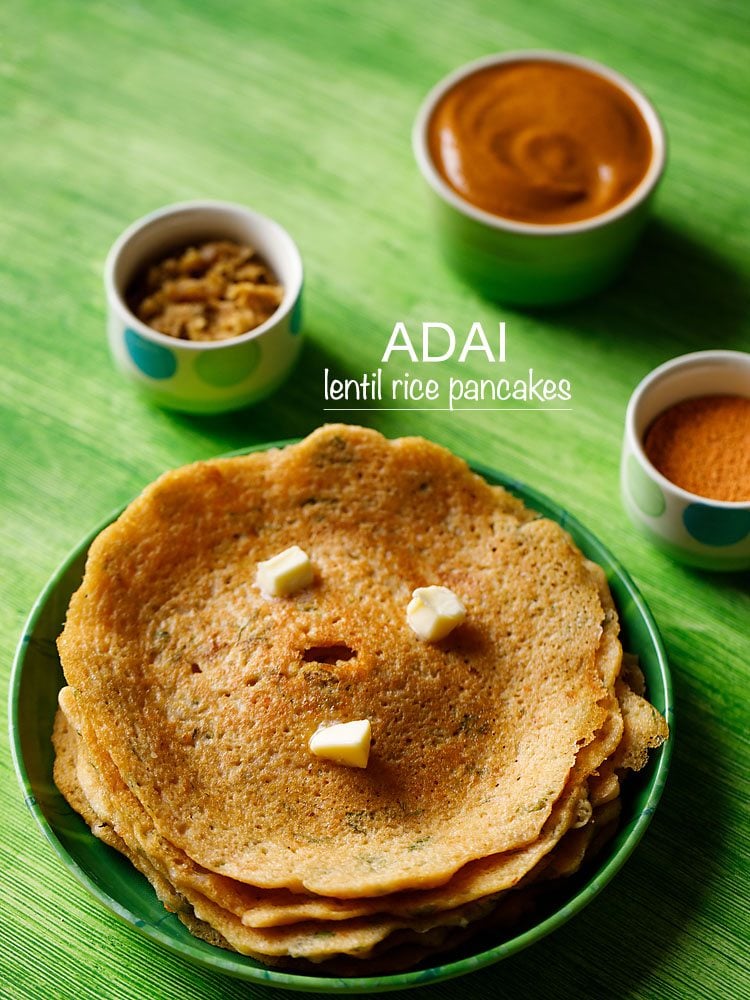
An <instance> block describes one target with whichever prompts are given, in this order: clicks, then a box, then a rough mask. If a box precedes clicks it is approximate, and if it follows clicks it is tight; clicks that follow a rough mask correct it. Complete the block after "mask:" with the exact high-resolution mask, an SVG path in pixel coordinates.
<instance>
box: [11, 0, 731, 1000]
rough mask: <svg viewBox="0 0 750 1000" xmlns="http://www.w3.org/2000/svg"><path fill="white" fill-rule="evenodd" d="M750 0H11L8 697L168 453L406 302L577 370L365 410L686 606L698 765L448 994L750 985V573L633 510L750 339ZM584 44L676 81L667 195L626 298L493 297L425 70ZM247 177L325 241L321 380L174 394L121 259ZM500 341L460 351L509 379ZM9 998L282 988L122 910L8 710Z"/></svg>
mask: <svg viewBox="0 0 750 1000" xmlns="http://www.w3.org/2000/svg"><path fill="white" fill-rule="evenodd" d="M749 15H750V10H749V9H748V7H747V5H746V4H743V3H741V2H739V0H736V2H733V0H723V2H722V3H717V2H716V0H685V3H683V4H680V5H677V4H674V3H671V2H667V0H632V2H630V3H627V4H623V3H620V2H617V0H603V2H601V3H598V4H592V3H589V2H588V0H569V2H566V3H563V2H561V0H538V2H536V3H529V2H528V0H502V2H498V0H495V2H484V0H464V2H462V3H447V2H441V3H434V2H433V3H429V2H427V0H424V2H421V0H420V2H403V0H401V2H396V0H378V2H374V0H367V2H364V3H362V2H361V3H357V4H349V3H345V2H343V0H329V2H314V3H306V4H303V3H294V4H293V3H287V4H285V5H280V4H275V3H271V2H270V0H266V2H250V3H243V4H241V3H233V2H231V0H216V2H213V3H210V4H207V3H199V2H197V0H189V2H188V0H185V2H182V3H179V2H177V0H169V2H163V3H156V4H154V3H146V2H143V0H129V2H119V3H114V2H113V3H109V4H107V3H80V4H53V3H49V2H47V0H25V2H23V0H6V2H5V3H4V4H3V5H2V8H0V331H1V333H2V347H1V349H2V370H3V383H2V395H1V396H0V413H1V420H2V423H1V425H0V426H1V428H2V438H1V439H0V477H2V499H1V503H2V521H1V522H0V531H1V532H2V541H3V561H2V579H3V584H4V586H3V595H4V596H3V600H2V602H1V603H0V616H1V623H2V624H1V628H0V641H1V642H2V666H1V667H0V688H1V691H0V693H1V694H2V695H3V698H4V697H5V692H6V689H7V681H8V675H9V669H10V661H11V658H12V654H13V649H14V646H15V643H16V641H17V638H18V636H19V633H20V631H21V628H22V623H23V620H24V618H25V616H26V614H27V613H28V610H29V608H30V606H31V604H32V603H33V601H34V599H35V597H36V595H37V594H38V592H39V591H40V589H41V587H42V585H43V584H44V582H45V580H46V579H47V577H48V576H49V575H50V574H51V573H52V571H53V570H54V569H55V567H56V565H57V564H58V562H59V561H60V560H61V559H62V557H63V556H64V555H65V553H66V552H67V551H68V550H69V549H70V548H71V547H72V546H73V545H74V543H75V542H77V540H78V539H79V538H80V537H81V536H83V535H84V534H85V533H86V532H87V531H88V530H89V529H90V528H91V527H92V526H93V525H94V524H96V523H97V522H98V521H99V520H100V519H101V518H102V517H103V516H104V515H105V514H106V513H107V512H109V511H110V510H111V509H113V508H115V507H117V506H118V505H120V504H122V503H123V502H125V501H126V500H128V499H129V498H130V497H131V496H132V495H133V494H134V493H136V492H137V491H138V490H139V489H140V488H141V487H142V486H143V485H144V484H146V483H147V482H148V481H150V480H151V479H153V478H154V477H155V476H156V475H157V474H159V473H160V472H161V471H162V470H164V469H165V468H168V467H171V466H175V465H179V464H182V463H184V462H188V461H191V460H194V459H198V458H204V457H207V456H211V455H215V454H218V453H221V452H224V451H227V450H230V449H233V448H237V447H240V446H243V445H249V444H253V443H258V442H264V441H267V440H270V439H278V438H282V437H293V436H298V435H301V434H304V433H306V432H308V431H309V430H311V429H312V428H313V427H315V426H317V425H318V424H320V423H321V422H323V421H324V420H325V419H326V416H327V415H326V414H325V413H324V412H323V410H324V402H323V393H322V373H323V369H324V368H326V367H328V368H330V369H331V370H332V371H335V372H336V373H337V374H339V375H341V376H345V377H353V376H355V375H357V374H359V373H361V372H363V371H366V370H369V369H371V368H373V367H376V366H377V364H378V362H379V360H380V357H381V355H382V352H383V349H384V346H385V343H386V341H387V338H388V336H389V334H390V332H391V330H392V328H393V324H394V323H395V322H396V321H397V320H403V321H404V322H406V323H408V324H410V325H411V324H413V325H414V327H415V328H418V324H420V323H421V322H422V321H425V320H439V321H442V322H446V323H449V324H451V325H452V326H454V327H455V328H456V329H457V330H459V331H465V330H466V329H468V326H469V324H470V323H472V322H474V321H475V320H478V321H480V322H482V323H483V324H485V325H486V327H487V328H488V329H496V327H497V323H498V322H500V321H503V320H504V321H505V322H506V324H507V336H508V347H507V351H508V361H507V362H506V365H505V366H504V372H503V374H506V375H519V376H520V375H522V374H523V373H524V372H525V371H527V370H528V368H529V367H533V368H534V369H535V371H537V372H538V373H539V374H542V373H549V376H550V377H552V378H569V379H570V380H571V382H572V384H573V388H574V398H573V401H572V404H571V409H570V411H568V412H552V413H544V412H479V411H476V412H472V411H463V412H460V413H457V412H454V413H446V412H434V413H427V412H417V411H412V412H410V411H409V410H407V411H401V412H385V411H384V410H382V409H381V410H376V411H375V412H368V413H363V414H361V415H359V416H358V415H357V414H346V415H345V419H349V420H360V421H361V422H363V423H367V424H371V425H372V426H375V427H377V428H379V429H380V430H382V431H383V432H385V433H386V434H389V435H399V434H403V433H416V434H423V435H425V436H428V437H431V438H433V439H435V440H437V441H439V442H441V443H444V444H446V445H448V446H449V447H451V448H453V449H454V450H456V451H458V452H460V453H462V454H464V455H465V456H466V457H468V458H470V459H475V460H478V461H480V462H483V463H485V464H487V465H490V466H493V467H495V468H497V469H501V470H503V471H504V472H506V473H508V474H510V475H512V476H514V477H516V478H517V479H520V480H523V481H525V482H527V483H529V484H531V485H533V486H534V487H536V488H537V489H539V490H542V491H543V492H545V493H547V494H548V495H549V496H550V497H552V498H554V499H555V500H557V501H558V502H559V503H561V504H562V505H563V506H565V507H567V508H568V509H569V510H570V511H571V512H572V513H573V514H575V515H576V516H578V517H579V518H580V519H581V520H582V521H583V522H584V523H585V524H586V525H587V526H588V527H589V528H590V529H591V530H592V531H594V533H596V534H597V535H598V536H599V537H600V538H601V539H602V540H603V541H604V542H605V544H607V545H608V546H609V547H610V548H611V549H612V550H613V551H614V553H615V555H617V556H618V557H620V558H621V559H622V561H623V562H624V563H625V565H626V566H627V568H628V569H629V570H630V572H631V574H632V575H633V577H634V578H635V580H636V582H637V583H638V585H639V586H640V587H641V588H642V590H643V592H644V594H645V596H646V598H647V600H648V602H649V604H650V606H651V608H652V610H653V612H654V614H655V615H656V618H657V620H658V622H659V624H660V626H661V628H662V630H663V634H664V637H665V640H666V643H667V647H668V651H669V654H670V657H671V663H672V668H673V673H674V683H675V688H676V697H677V723H678V732H677V735H676V737H675V740H676V743H675V756H674V762H673V768H672V774H671V778H670V782H669V784H668V788H667V791H666V794H665V797H664V800H663V802H662V805H661V807H660V809H659V810H658V812H657V815H656V817H655V819H654V822H653V825H652V827H651V828H650V830H649V832H648V834H647V836H646V838H645V840H644V841H643V842H642V844H641V845H640V847H639V849H638V850H637V852H636V854H635V855H634V856H633V858H632V859H631V860H630V862H629V863H628V865H627V866H626V868H625V870H624V871H623V872H622V873H621V874H620V875H619V876H618V877H617V879H616V880H615V881H614V883H613V884H612V885H611V886H609V887H608V889H607V890H606V891H605V892H604V893H603V894H602V895H601V896H600V897H598V898H597V899H596V900H595V901H594V903H593V904H592V905H591V906H590V907H589V908H588V909H587V910H586V911H584V912H583V913H582V914H581V915H579V916H578V917H577V918H575V919H574V920H573V921H572V922H571V923H569V924H568V925H566V927H565V928H563V929H562V930H560V931H559V932H557V933H556V934H554V935H553V936H552V937H550V938H548V939H546V940H545V941H544V942H543V943H541V944H540V945H537V946H536V947H534V948H533V949H531V950H530V951H527V952H524V953H522V954H520V955H518V956H516V957H514V958H512V959H510V960H508V961H506V962H504V963H502V964H501V965H498V966H495V967H494V968H491V969H488V970H485V971H484V972H481V973H478V974H476V975H474V976H473V977H470V978H469V979H465V980H458V981H453V982H448V983H445V984H443V985H441V986H435V987H432V988H429V989H425V990H424V991H423V992H422V996H423V997H424V998H425V1000H437V998H447V997H463V996H469V995H473V996H474V997H476V998H480V997H481V998H494V997H508V998H514V997H518V996H523V997H539V998H542V997H549V996H552V995H554V996H556V997H559V998H577V1000H582V998H592V1000H594V998H596V1000H600V998H606V997H633V998H636V997H637V998H653V1000H671V998H691V1000H692V998H706V1000H709V998H710V1000H714V998H726V1000H739V998H741V997H748V996H750V970H749V963H748V945H747V942H748V932H749V931H750V921H749V920H748V895H750V850H749V845H748V830H749V829H750V822H749V820H750V817H749V815H748V760H749V759H750V751H749V749H748V740H747V727H748V701H747V686H748V676H749V672H748V664H747V660H748V652H749V648H748V646H749V643H748V634H749V633H750V628H749V627H748V626H749V625H750V613H749V612H750V601H749V600H748V586H747V585H748V578H747V576H744V577H743V576H736V575H735V576H724V577H720V576H712V575H709V574H702V573H698V572H692V571H690V570H687V569H684V568H681V567H680V566H677V565H674V564H672V563H670V562H669V561H668V560H667V559H666V558H665V557H663V556H662V555H660V554H659V553H657V552H655V551H654V550H652V549H651V548H650V547H649V545H648V544H647V543H646V542H645V541H644V540H642V539H641V537H640V536H639V535H638V534H637V533H636V531H635V530H634V528H633V527H632V526H631V525H630V523H629V522H628V521H627V520H626V518H625V516H624V514H623V512H622V509H621V506H620V500H619V495H618V459H619V444H620V436H621V431H622V424H623V414H624V409H625V405H626V402H627V399H628V396H629V393H630V391H631V390H632V388H633V386H634V385H635V384H636V382H637V381H638V380H639V379H640V378H641V377H642V376H643V375H644V374H645V373H646V372H647V371H648V370H649V369H651V368H652V367H654V366H655V365H656V364H658V363H660V362H662V361H664V360H665V359H667V358H669V357H671V356H674V355H676V354H680V353H684V352H686V351H689V350H696V349H701V348H707V347H727V348H736V349H744V350H748V349H750V322H749V321H748V312H747V305H748V301H747V298H748V297H747V292H748V287H749V282H748V278H749V277H750V267H749V264H750V225H749V223H750V210H749V208H748V206H750V171H748V163H750V132H749V130H748V127H747V122H748V118H747V110H748V108H747V92H748V88H749V87H750V60H748V58H747V57H748V50H749V43H750V17H749ZM525 47H550V48H561V49H567V50H570V51H573V52H578V53H580V54H583V55H586V56H589V57H593V58H596V59H599V60H602V61H604V62H607V63H609V64H611V65H612V66H614V67H616V68H617V69H619V70H621V71H622V72H624V73H626V74H627V75H629V76H631V77H632V78H633V79H634V80H636V81H637V82H638V83H639V84H640V85H641V86H642V87H643V88H644V89H645V90H646V92H647V93H648V94H649V95H650V96H651V97H652V99H653V100H654V101H655V103H656V104H657V106H658V107H659V109H660V111H661V112H662V114H663V117H664V119H665V121H666V124H667V128H668V131H669V135H670V145H671V152H670V163H669V167H668V171H667V175H666V179H665V182H664V185H663V188H662V190H661V192H660V197H659V202H658V207H657V218H656V220H655V221H654V223H653V224H652V226H651V228H650V229H649V231H648V233H647V235H646V237H645V239H644V241H643V243H642V244H641V246H640V249H639V251H638V254H637V257H636V259H635V260H634V262H633V264H632V266H631V267H630V268H629V270H628V271H627V273H626V274H625V275H624V276H623V278H622V279H621V280H620V281H619V282H618V284H617V285H616V286H615V287H613V288H612V289H611V290H610V291H608V292H606V293H605V294H603V295H601V296H600V297H599V298H597V299H596V300H594V301H591V302H588V303H586V304H583V305H580V306H576V307H573V308H567V309H565V310H563V311H558V312H549V313H538V314H529V313H526V314H523V313H520V312H514V311H513V310H510V309H507V308H501V307H498V306H495V305H492V304H490V303H487V302H485V301H482V300H481V299H479V298H477V297H476V296H475V294H474V293H473V292H472V291H471V290H470V289H469V288H467V287H466V286H465V285H463V284H462V283H461V282H460V281H459V280H458V278H456V277H455V276H454V275H452V274H451V273H450V271H449V270H447V268H446V266H445V265H444V264H443V262H442V260H441V259H440V258H439V256H438V253H437V251H436V248H435V246H434V243H433V239H432V230H431V225H430V217H429V212H428V205H427V199H426V195H425V193H424V188H423V184H422V181H421V179H420V177H419V175H418V172H417V170H416V167H415V165H414V163H413V161H412V155H411V151H410V143H409V132H410V127H411V122H412V119H413V116H414V113H415V110H416V107H417V105H418V103H419V101H420V100H421V98H422V96H423V94H424V93H425V92H426V90H427V89H428V88H429V87H430V86H431V85H432V84H433V83H434V82H435V81H436V80H437V79H438V78H440V77H441V76H442V75H444V74H445V73H446V72H447V71H448V70H450V69H451V68H453V67H454V66H457V65H459V64H461V63H463V62H466V61H468V60H470V59H472V58H475V57H477V56H480V55H482V54H485V53H487V52H489V51H494V50H499V49H510V48H525ZM193 197H218V198H225V199H229V200H236V201H240V202H244V203H247V204H249V205H251V206H253V207H255V208H257V209H259V210H261V211H264V212H267V213H268V214H271V215H273V216H275V217H276V218H277V219H278V220H279V221H280V222H281V223H282V224H284V225H285V226H287V227H288V229H289V230H290V231H291V232H292V233H293V235H294V236H295V238H296V239H297V241H298V243H299V245H300V248H301V251H302V255H303V258H304V262H305V266H306V276H307V283H306V315H305V332H306V336H307V340H306V346H305V349H304V357H303V360H302V363H301V364H300V365H299V367H298V368H297V370H296V373H295V374H294V375H293V377H292V379H291V381H290V382H289V383H288V384H287V385H286V386H285V387H284V388H283V389H282V390H281V391H279V392H277V393H276V395H275V396H274V397H273V398H271V399H270V400H269V401H268V402H267V403H265V404H263V405H261V406H259V407H257V408H256V409H252V410H249V411H246V412H243V413H239V414H235V415H232V416H228V417H218V418H197V417H189V416H178V415H174V414H170V413H167V412H163V411H160V410H157V409H151V408H149V407H148V406H146V405H145V404H144V403H142V402H141V400H140V399H139V398H137V397H136V395H135V394H134V393H133V392H132V390H131V389H130V387H129V386H128V385H127V384H125V382H124V381H122V380H121V378H120V376H118V375H117V374H116V373H115V371H114V369H113V368H112V367H111V365H110V362H109V358H108V355H107V349H106V346H105V339H104V302H103V295H102V285H101V267H102V261H103V258H104V255H105V253H106V251H107V248H108V246H109V244H110V243H111V241H112V240H113V239H114V237H115V236H116V235H117V234H118V233H119V231H120V230H121V229H122V228H123V227H124V226H125V225H126V224H127V223H128V222H129V221H131V220H132V219H133V218H135V217H137V216H138V215H141V214H143V213H144V212H146V211H148V210H151V209H153V208H156V207H158V206H160V205H162V204H166V203H168V202H172V201H177V200H182V199H187V198H193ZM485 369H486V363H485V362H483V361H482V360H481V359H479V360H477V358H476V356H475V359H474V360H473V361H470V362H468V363H467V364H466V365H464V366H460V368H459V366H458V365H457V364H456V363H455V362H446V363H445V365H444V366H443V367H442V369H441V371H442V374H443V376H444V377H448V376H450V375H451V374H453V375H459V374H463V375H464V376H468V375H474V376H475V377H482V376H484V375H486V370H485ZM0 740H1V741H2V747H1V748H0V995H2V996H3V997H6V996H7V997H12V998H35V1000H36V998H39V1000H47V998H55V1000H57V998H61V1000H62V998H76V1000H83V998H88V997H91V998H95V997H96V998H100V997H105V998H128V1000H138V998H171V997H181V998H193V997H195V998H198V997H201V998H219V997H238V998H239V997H243V998H244V997H252V998H260V997H263V996H265V995H266V992H265V991H264V990H263V989H261V988H260V987H252V986H248V985H245V984H242V983H238V982H235V981H233V980H228V979H223V978H220V977H216V976H212V975H210V974H209V973H206V972H203V971H198V970H196V969H194V968H192V967H189V966H187V965H186V964H184V963H183V962H182V961H180V960H178V959H176V958H174V957H172V956H171V955H170V954H167V953H164V952H162V951H161V950H160V949H159V948H157V947H156V946H155V945H152V944H151V943H149V942H148V941H146V940H145V939H143V938H142V937H141V936H139V934H138V933H137V931H135V930H134V929H132V928H130V927H129V926H125V925H124V924H121V923H120V922H119V921H118V920H117V919H116V918H114V917H113V916H111V915H110V914H109V912H107V911H105V910H104V909H103V908H102V907H101V906H100V905H99V904H97V903H96V902H94V901H93V900H92V899H90V898H89V897H88V896H87V895H86V893H85V892H84V891H83V890H82V889H81V888H80V887H79V886H78V884H77V883H76V882H75V881H74V880H73V879H72V877H71V876H70V875H69V874H68V873H67V872H66V871H65V870H63V868H62V867H61V865H60V863H59V862H58V861H57V859H56V857H55V856H54V855H53V852H52V851H51V849H50V848H49V846H48V845H47V844H46V843H45V841H44V840H43V839H42V836H41V834H40V833H39V831H38V830H37V828H36V826H35V824H34V823H33V821H32V818H31V816H30V815H29V813H28V812H27V810H26V808H25V807H24V804H23V800H22V796H21V794H20V793H19V789H18V787H17V784H16V779H15V775H14V773H13V769H12V765H11V760H10V755H9V752H8V747H7V736H6V734H5V732H4V731H3V733H2V735H0Z"/></svg>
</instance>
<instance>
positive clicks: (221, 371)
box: [195, 340, 260, 388]
mask: <svg viewBox="0 0 750 1000" xmlns="http://www.w3.org/2000/svg"><path fill="white" fill-rule="evenodd" d="M259 364H260V347H259V346H258V344H257V343H256V342H255V341H254V340H251V341H249V342H248V343H247V344H241V345H239V346H237V347H234V348H232V349H231V350H218V351H204V352H203V353H202V354H199V355H198V358H197V360H196V362H195V373H196V375H198V377H199V378H200V379H202V381H203V382H205V383H206V384H207V385H215V386H219V387H220V388H226V387H227V386H230V385H239V384H240V382H244V381H245V379H246V378H247V377H248V375H250V374H252V372H254V371H255V369H256V368H257V367H258V365H259Z"/></svg>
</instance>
